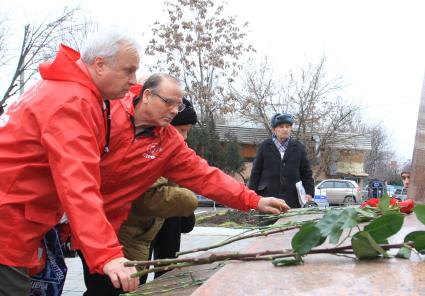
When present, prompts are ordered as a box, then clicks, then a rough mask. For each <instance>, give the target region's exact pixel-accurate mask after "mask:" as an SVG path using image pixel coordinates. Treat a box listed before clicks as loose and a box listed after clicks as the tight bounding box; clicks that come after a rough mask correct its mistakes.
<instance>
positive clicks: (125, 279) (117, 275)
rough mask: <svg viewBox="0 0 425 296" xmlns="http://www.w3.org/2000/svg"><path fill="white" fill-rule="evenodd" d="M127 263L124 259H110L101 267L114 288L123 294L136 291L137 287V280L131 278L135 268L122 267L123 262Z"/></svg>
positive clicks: (136, 278)
mask: <svg viewBox="0 0 425 296" xmlns="http://www.w3.org/2000/svg"><path fill="white" fill-rule="evenodd" d="M126 261H128V260H127V259H125V258H124V257H119V258H115V259H112V260H111V261H109V262H108V263H106V264H105V266H104V267H103V272H104V273H105V274H106V275H107V276H109V278H110V279H111V282H112V284H113V285H114V287H115V288H117V289H118V288H120V287H121V289H122V290H123V291H124V292H131V291H134V290H136V288H137V286H138V285H139V278H138V277H135V278H131V277H130V276H131V274H133V273H136V272H137V270H136V268H135V267H124V262H126Z"/></svg>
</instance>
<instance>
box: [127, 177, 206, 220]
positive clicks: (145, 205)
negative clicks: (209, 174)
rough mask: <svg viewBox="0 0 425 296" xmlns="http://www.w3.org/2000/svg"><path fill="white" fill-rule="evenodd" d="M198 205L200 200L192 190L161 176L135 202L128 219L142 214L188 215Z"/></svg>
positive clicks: (166, 216) (134, 218) (162, 215)
mask: <svg viewBox="0 0 425 296" xmlns="http://www.w3.org/2000/svg"><path fill="white" fill-rule="evenodd" d="M197 207H198V200H197V199H196V196H195V195H194V194H193V192H192V191H190V190H188V189H186V188H182V187H179V186H178V185H177V184H175V183H172V182H169V181H168V180H167V179H165V178H163V177H161V178H159V179H158V180H157V181H156V182H155V184H154V185H153V186H152V187H151V188H150V189H149V190H148V191H146V192H145V193H144V194H143V195H142V196H141V197H140V198H138V199H136V200H135V201H134V202H133V207H132V210H131V213H130V216H129V217H128V219H132V220H135V221H137V219H138V217H140V216H153V217H161V218H170V217H182V216H184V217H187V216H190V215H191V214H192V213H193V212H194V211H195V210H196V208H197Z"/></svg>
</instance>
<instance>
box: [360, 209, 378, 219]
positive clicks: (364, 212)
mask: <svg viewBox="0 0 425 296" xmlns="http://www.w3.org/2000/svg"><path fill="white" fill-rule="evenodd" d="M356 212H357V213H358V214H359V215H361V216H365V217H367V218H371V219H374V218H376V217H378V215H377V214H376V213H375V212H374V211H373V210H371V209H370V208H356Z"/></svg>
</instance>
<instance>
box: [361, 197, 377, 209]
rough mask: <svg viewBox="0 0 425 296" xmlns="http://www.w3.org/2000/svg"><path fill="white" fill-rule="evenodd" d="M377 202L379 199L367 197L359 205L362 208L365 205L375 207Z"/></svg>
mask: <svg viewBox="0 0 425 296" xmlns="http://www.w3.org/2000/svg"><path fill="white" fill-rule="evenodd" d="M378 203H379V199H377V198H376V197H374V198H371V199H368V200H367V201H364V202H363V203H362V205H361V207H362V208H364V207H365V206H371V207H374V208H377V207H378Z"/></svg>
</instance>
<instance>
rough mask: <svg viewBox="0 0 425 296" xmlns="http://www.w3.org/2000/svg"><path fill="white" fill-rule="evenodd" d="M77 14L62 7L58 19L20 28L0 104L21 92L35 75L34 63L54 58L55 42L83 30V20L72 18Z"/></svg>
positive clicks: (36, 65) (73, 9) (74, 10)
mask: <svg viewBox="0 0 425 296" xmlns="http://www.w3.org/2000/svg"><path fill="white" fill-rule="evenodd" d="M79 11H80V9H79V8H78V7H77V8H67V7H65V8H64V10H63V12H62V13H61V14H60V16H59V17H56V18H54V19H53V20H50V19H48V18H45V19H44V20H43V21H41V22H37V21H34V22H33V23H29V24H26V25H24V27H23V29H24V30H23V37H22V40H21V46H20V50H19V54H18V57H17V63H16V67H15V70H14V73H13V75H12V77H11V79H10V83H9V86H8V87H7V89H6V91H5V93H4V95H3V98H2V99H1V101H0V104H4V103H5V101H6V100H7V99H8V98H10V97H12V96H14V95H15V94H17V93H18V92H19V91H20V92H22V91H23V88H24V86H25V84H26V83H27V82H28V81H29V80H31V79H32V78H33V77H34V75H36V74H37V70H38V64H39V63H40V62H43V61H46V60H48V59H51V58H52V57H53V56H54V55H55V53H56V52H57V47H58V45H59V43H60V42H61V41H63V40H64V39H65V40H66V38H64V37H65V36H76V35H75V34H77V31H78V30H82V29H85V28H86V27H87V22H86V20H85V19H82V20H81V21H80V23H78V21H77V20H75V19H74V18H73V17H74V16H75V14H76V13H77V12H79ZM70 32H71V33H70Z"/></svg>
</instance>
